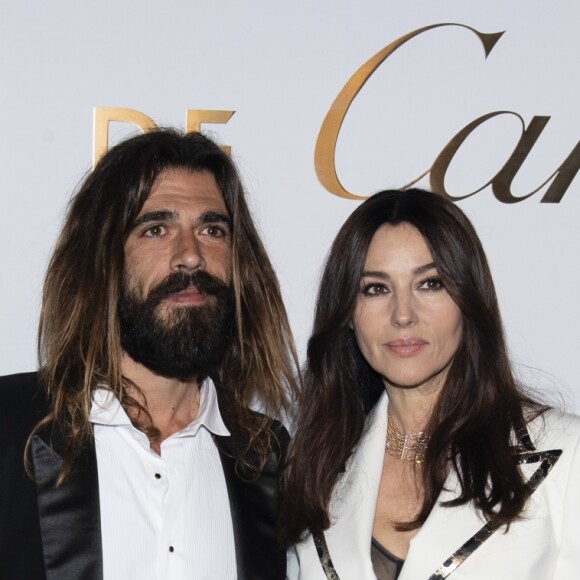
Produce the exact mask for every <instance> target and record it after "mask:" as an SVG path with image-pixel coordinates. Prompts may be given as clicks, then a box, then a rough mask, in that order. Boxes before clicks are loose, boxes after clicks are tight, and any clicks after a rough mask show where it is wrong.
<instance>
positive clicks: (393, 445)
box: [385, 410, 429, 463]
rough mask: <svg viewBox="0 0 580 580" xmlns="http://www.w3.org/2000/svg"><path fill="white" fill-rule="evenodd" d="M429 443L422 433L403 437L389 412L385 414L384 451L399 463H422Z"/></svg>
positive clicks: (425, 435)
mask: <svg viewBox="0 0 580 580" xmlns="http://www.w3.org/2000/svg"><path fill="white" fill-rule="evenodd" d="M427 443H429V435H427V434H425V432H424V431H418V432H417V433H410V434H409V435H403V434H402V433H401V432H400V431H399V430H398V429H397V428H396V427H395V424H394V423H393V420H392V418H391V411H390V410H389V411H388V412H387V442H386V444H385V451H386V452H387V453H388V454H389V455H391V456H392V457H396V458H397V459H400V460H401V461H414V462H415V463H423V458H424V457H425V449H427Z"/></svg>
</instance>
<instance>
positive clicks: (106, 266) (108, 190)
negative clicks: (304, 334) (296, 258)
mask: <svg viewBox="0 0 580 580" xmlns="http://www.w3.org/2000/svg"><path fill="white" fill-rule="evenodd" d="M38 349H39V360H40V368H39V371H38V373H26V374H19V375H13V376H9V377H4V378H1V379H0V445H1V447H0V473H1V478H0V562H1V564H0V570H1V571H0V576H1V577H2V578H3V579H5V580H12V579H13V580H16V579H18V580H22V579H23V578H25V579H27V580H36V579H42V578H47V579H49V580H50V579H58V580H68V579H70V580H72V579H74V580H78V579H81V578H82V579H83V580H89V579H102V578H104V579H105V580H111V579H119V580H121V579H123V580H125V579H128V578H139V579H140V580H146V579H148V578H151V579H160V578H168V579H172V580H173V579H186V578H187V579H190V578H220V579H221V578H224V579H226V578H227V579H230V578H231V579H235V578H238V579H240V580H241V579H242V578H244V579H251V580H258V579H272V580H275V579H277V578H284V577H285V570H286V559H285V554H284V552H283V550H282V549H281V548H280V547H279V546H278V543H277V540H276V529H275V527H276V519H277V511H278V469H279V465H280V462H281V458H282V455H283V453H284V449H285V444H286V439H287V434H286V432H285V430H284V429H283V427H281V426H280V424H279V423H278V422H276V421H275V420H272V419H270V418H269V417H271V416H277V415H279V414H280V413H282V412H284V411H285V410H287V405H288V402H289V401H290V400H291V399H292V398H293V396H294V394H295V383H294V380H295V369H296V355H295V350H294V345H293V341H292V337H291V333H290V329H289V325H288V320H287V317H286V312H285V309H284V306H283V304H282V299H281V294H280V289H279V286H278V282H277V279H276V275H275V274H274V271H273V269H272V266H271V264H270V261H269V259H268V257H267V255H266V252H265V250H264V247H263V245H262V242H261V241H260V238H259V236H258V233H257V231H256V228H255V225H254V223H253V221H252V218H251V215H250V212H249V210H248V207H247V205H246V202H245V199H244V192H243V189H242V186H241V183H240V179H239V176H238V173H237V171H236V168H235V166H234V165H233V163H232V161H231V160H230V158H229V157H228V155H226V154H225V153H224V152H223V151H222V150H221V149H220V148H219V147H218V145H216V144H215V143H214V142H213V141H211V140H210V139H208V138H207V137H205V136H203V135H201V134H199V133H189V134H187V135H183V134H181V133H179V132H177V131H174V130H170V129H163V130H158V131H154V132H150V133H146V134H143V135H139V136H137V137H133V138H130V139H128V140H126V141H124V142H122V143H120V144H118V145H116V146H115V147H113V148H112V149H111V150H110V151H109V152H108V153H106V154H105V155H104V156H103V158H102V159H101V161H100V162H99V163H98V164H97V166H96V167H95V169H94V171H93V172H92V173H90V174H89V175H88V177H87V178H86V180H85V181H84V183H83V184H82V185H81V187H80V189H79V191H78V193H76V195H75V196H74V198H73V199H72V201H71V204H70V207H69V211H68V214H67V217H66V221H65V224H64V227H63V230H62V232H61V234H60V237H59V240H58V242H57V245H56V248H55V251H54V254H53V256H52V259H51V261H50V264H49V267H48V272H47V275H46V280H45V284H44V290H43V300H42V311H41V317H40V326H39V340H38ZM255 400H259V401H260V403H261V405H262V406H263V409H264V410H265V412H266V414H265V415H263V414H260V413H256V412H254V411H252V410H251V409H250V403H251V402H252V401H255Z"/></svg>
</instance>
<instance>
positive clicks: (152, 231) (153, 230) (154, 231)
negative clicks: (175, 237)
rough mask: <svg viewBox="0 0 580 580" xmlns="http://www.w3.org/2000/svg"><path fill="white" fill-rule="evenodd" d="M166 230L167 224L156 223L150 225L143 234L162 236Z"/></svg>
mask: <svg viewBox="0 0 580 580" xmlns="http://www.w3.org/2000/svg"><path fill="white" fill-rule="evenodd" d="M165 232H166V230H165V226H161V225H155V226H151V227H148V228H147V229H146V230H145V231H144V232H143V235H144V236H146V237H148V238H158V237H159V236H162V235H163V234H164V233H165Z"/></svg>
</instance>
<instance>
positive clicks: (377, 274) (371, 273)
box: [361, 262, 435, 280]
mask: <svg viewBox="0 0 580 580" xmlns="http://www.w3.org/2000/svg"><path fill="white" fill-rule="evenodd" d="M434 268H435V264H434V263H433V262H430V263H429V264H424V265H423V266H417V267H416V268H413V269H412V270H411V273H412V274H413V275H415V276H417V275H418V274H423V273H425V272H428V271H429V270H433V269H434ZM361 277H369V278H380V279H381V280H390V279H391V277H390V276H389V275H388V274H387V273H386V272H382V271H381V270H365V271H364V272H363V273H362V274H361Z"/></svg>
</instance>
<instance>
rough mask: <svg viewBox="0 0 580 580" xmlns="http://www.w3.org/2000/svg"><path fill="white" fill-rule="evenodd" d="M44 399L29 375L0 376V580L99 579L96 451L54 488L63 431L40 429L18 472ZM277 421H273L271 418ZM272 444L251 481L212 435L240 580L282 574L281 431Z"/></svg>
mask: <svg viewBox="0 0 580 580" xmlns="http://www.w3.org/2000/svg"><path fill="white" fill-rule="evenodd" d="M47 405H48V403H47V399H46V395H45V394H44V390H43V388H42V387H41V385H40V384H39V382H38V379H37V375H36V373H26V374H19V375H11V376H7V377H0V580H102V578H103V565H102V544H101V521H100V506H99V483H98V476H97V457H96V453H95V448H94V444H93V443H91V445H90V446H88V447H87V449H86V450H85V451H84V452H83V454H82V455H81V456H80V457H79V458H78V461H76V463H75V466H74V469H73V472H72V474H71V476H70V477H69V478H67V480H66V481H65V482H64V483H63V484H62V485H61V486H60V487H58V488H56V489H55V488H54V481H55V478H56V476H57V474H58V471H59V468H60V465H61V453H62V451H63V450H64V438H63V436H62V434H60V433H58V432H55V431H54V430H52V431H49V430H48V429H47V430H44V431H41V432H40V433H38V434H37V435H35V436H34V437H33V439H32V442H31V449H30V454H29V457H30V461H31V467H32V470H33V473H34V476H35V481H33V480H31V479H30V478H29V477H28V476H27V475H26V473H25V470H24V462H23V457H24V448H25V445H26V440H27V438H28V436H29V434H30V432H31V431H32V428H33V427H34V425H35V424H36V423H37V422H38V421H39V420H40V419H41V418H42V417H44V416H45V415H46V412H47ZM276 426H277V427H278V424H276ZM277 433H278V440H279V442H280V444H279V446H275V448H274V449H273V450H272V452H271V454H270V457H269V458H268V461H267V463H266V465H265V467H264V470H263V471H262V473H261V474H260V476H259V477H258V478H257V479H254V480H253V481H249V482H248V481H244V480H243V479H240V477H238V476H237V474H236V471H235V464H234V461H233V460H232V459H231V457H229V456H228V453H227V451H228V448H229V439H230V438H229V437H216V443H217V445H218V448H219V449H220V458H221V461H222V467H223V470H224V475H225V480H226V485H227V489H228V495H229V500H230V508H231V513H232V521H233V528H234V539H235V546H236V562H237V571H238V579H239V580H283V579H284V578H285V577H286V554H285V551H284V550H283V549H282V548H281V547H280V546H279V545H278V542H277V541H276V518H277V514H278V500H279V498H278V471H279V470H278V468H279V465H280V463H281V456H282V455H283V453H284V451H285V448H286V445H287V442H288V434H287V432H286V431H285V429H284V428H283V427H281V426H279V428H278V429H277Z"/></svg>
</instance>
